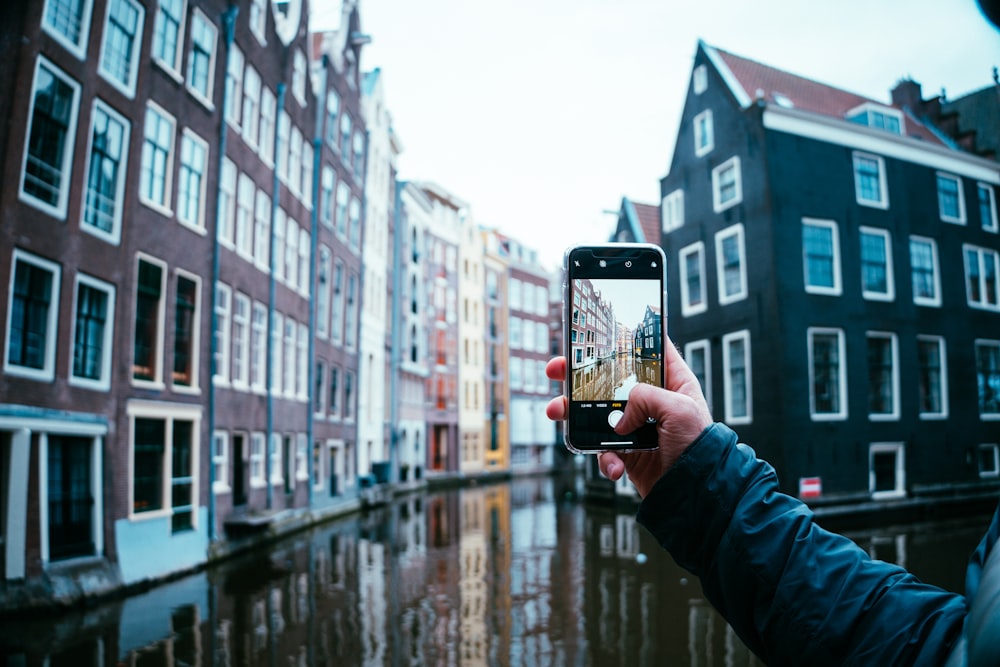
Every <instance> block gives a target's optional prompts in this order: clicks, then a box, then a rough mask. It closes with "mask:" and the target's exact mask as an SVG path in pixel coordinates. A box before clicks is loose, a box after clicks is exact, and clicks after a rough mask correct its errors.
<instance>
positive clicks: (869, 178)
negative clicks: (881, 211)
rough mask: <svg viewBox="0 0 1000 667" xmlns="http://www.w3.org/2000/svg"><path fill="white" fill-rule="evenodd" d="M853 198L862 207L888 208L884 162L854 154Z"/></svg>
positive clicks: (872, 156)
mask: <svg viewBox="0 0 1000 667" xmlns="http://www.w3.org/2000/svg"><path fill="white" fill-rule="evenodd" d="M854 196H855V199H856V200H857V202H858V204H861V205H862V206H872V207H874V208H889V192H888V190H887V189H886V182H885V160H883V159H882V158H881V157H878V156H876V155H868V154H866V153H855V154H854Z"/></svg>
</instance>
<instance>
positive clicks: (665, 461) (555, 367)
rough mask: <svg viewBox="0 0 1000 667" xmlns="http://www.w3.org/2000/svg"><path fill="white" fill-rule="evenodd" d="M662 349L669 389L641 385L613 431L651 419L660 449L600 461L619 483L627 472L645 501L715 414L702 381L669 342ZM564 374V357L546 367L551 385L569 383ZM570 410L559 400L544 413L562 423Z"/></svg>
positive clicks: (624, 430) (614, 455)
mask: <svg viewBox="0 0 1000 667" xmlns="http://www.w3.org/2000/svg"><path fill="white" fill-rule="evenodd" d="M664 348H665V349H664V364H665V368H664V372H665V375H666V382H667V388H666V389H661V388H659V387H654V386H652V385H648V384H643V383H641V382H640V383H639V384H637V385H636V386H634V387H633V388H632V390H631V391H630V392H629V395H628V403H627V404H626V406H625V415H624V416H623V417H622V418H621V420H620V421H619V422H618V425H617V426H615V431H616V432H617V433H618V434H620V435H624V434H626V433H629V432H631V431H634V430H636V429H637V428H639V427H640V426H642V425H643V424H644V423H645V421H646V418H647V417H652V418H654V419H655V420H656V431H657V435H658V439H659V447H658V448H657V449H655V450H652V451H648V452H629V453H627V454H626V453H617V452H602V453H601V454H600V459H599V466H600V468H601V472H602V473H604V476H605V477H607V478H608V479H611V480H615V481H617V480H618V479H620V478H621V476H622V474H624V473H625V472H628V477H629V479H630V480H631V481H632V483H633V484H635V488H636V490H637V491H638V492H639V495H640V496H642V497H646V494H647V493H649V491H650V490H651V489H652V488H653V485H654V484H656V482H657V481H658V480H659V479H660V477H662V476H663V473H665V472H666V471H667V470H668V469H669V468H670V467H671V466H672V465H673V464H674V463H675V462H676V461H677V459H678V458H680V455H681V454H683V453H684V450H685V449H687V448H688V446H689V445H691V443H693V442H694V441H695V440H696V439H697V438H698V436H699V435H701V432H702V431H704V430H705V428H706V427H708V426H709V425H711V424H712V415H711V413H710V412H709V410H708V404H707V403H706V402H705V397H704V395H703V394H702V392H701V387H700V386H699V385H698V379H697V378H696V377H695V376H694V373H692V372H691V369H690V368H688V365H687V364H686V363H684V359H682V358H681V355H680V353H679V352H678V351H677V348H675V347H674V345H673V343H671V342H670V341H669V340H667V341H666V344H665V345H664ZM566 373H567V368H566V357H555V358H553V359H551V360H550V361H549V363H548V364H547V365H546V367H545V374H546V375H548V377H549V379H551V380H559V381H563V382H565V381H566V379H567V377H566ZM567 411H568V408H567V404H566V397H565V396H557V397H555V398H553V399H552V400H551V401H550V402H549V404H548V407H547V408H546V410H545V414H546V416H548V418H549V419H552V420H554V421H559V420H562V419H565V418H566V413H567Z"/></svg>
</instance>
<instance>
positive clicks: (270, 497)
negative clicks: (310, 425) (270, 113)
mask: <svg viewBox="0 0 1000 667" xmlns="http://www.w3.org/2000/svg"><path fill="white" fill-rule="evenodd" d="M284 108H285V84H284V83H279V84H278V99H277V101H276V102H275V105H274V111H275V112H274V178H273V179H272V180H271V243H270V247H269V248H268V249H267V254H268V268H269V269H270V270H269V271H268V281H267V286H268V295H267V340H268V344H267V447H266V450H267V458H266V460H265V461H264V474H265V476H266V477H267V482H266V483H267V509H271V508H273V507H274V485H272V484H271V477H272V475H273V474H274V471H273V470H271V468H272V465H273V463H272V459H273V458H274V452H273V451H271V448H272V447H273V446H274V380H275V378H274V347H275V346H274V340H273V338H274V300H275V294H276V292H277V281H276V279H275V277H274V272H275V269H276V268H277V267H276V265H275V259H276V258H275V256H274V230H275V229H276V228H277V224H276V223H277V221H278V207H279V205H280V204H281V182H280V180H279V178H278V171H279V167H280V165H281V162H280V160H281V130H280V128H281V112H282V110H283V109H284ZM286 168H287V165H286ZM278 345H281V332H278ZM278 444H279V446H280V443H278Z"/></svg>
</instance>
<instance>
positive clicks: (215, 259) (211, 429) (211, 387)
mask: <svg viewBox="0 0 1000 667" xmlns="http://www.w3.org/2000/svg"><path fill="white" fill-rule="evenodd" d="M239 13H240V8H239V7H237V6H235V5H230V7H229V9H227V10H226V11H225V12H223V14H222V25H223V26H224V27H225V32H226V37H225V38H226V76H227V77H228V76H229V58H230V57H231V56H232V47H233V41H234V40H235V38H236V37H235V32H236V16H237V14H239ZM228 107H229V87H228V86H225V85H223V86H222V119H221V121H220V122H219V179H218V182H217V187H218V188H219V190H220V191H221V190H222V169H223V165H224V164H225V162H226V139H227V138H228V137H229V122H228V120H227V119H226V109H227V108H228ZM219 194H220V193H219V192H216V195H215V229H214V231H215V234H214V236H213V239H212V281H211V284H210V286H209V291H208V293H209V298H208V299H209V309H208V310H209V312H210V313H211V315H210V320H209V321H210V322H211V327H210V330H209V336H208V359H209V364H208V369H209V370H208V416H207V421H208V443H209V444H208V447H209V450H208V451H209V457H208V458H209V460H208V543H209V544H211V543H212V541H213V540H214V539H215V462H214V461H213V460H212V459H213V458H214V457H215V452H214V446H215V371H216V368H215V353H216V352H217V351H218V350H217V349H216V345H217V344H216V340H215V330H216V327H218V325H219V323H218V321H217V318H216V315H215V286H216V285H217V284H218V283H219V219H220V218H221V217H222V216H223V215H224V214H225V212H224V211H222V208H221V207H222V197H220V196H219Z"/></svg>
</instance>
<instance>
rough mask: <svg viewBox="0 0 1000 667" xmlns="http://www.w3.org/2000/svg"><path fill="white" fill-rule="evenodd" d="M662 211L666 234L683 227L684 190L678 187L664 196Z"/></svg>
mask: <svg viewBox="0 0 1000 667" xmlns="http://www.w3.org/2000/svg"><path fill="white" fill-rule="evenodd" d="M660 211H661V213H660V215H662V217H663V220H662V225H663V233H664V234H666V233H669V232H672V231H673V230H675V229H677V228H678V227H681V226H682V225H683V224H684V191H683V190H681V189H677V190H674V191H673V192H671V193H670V194H668V195H667V196H666V197H664V198H663V206H662V208H661V209H660Z"/></svg>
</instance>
